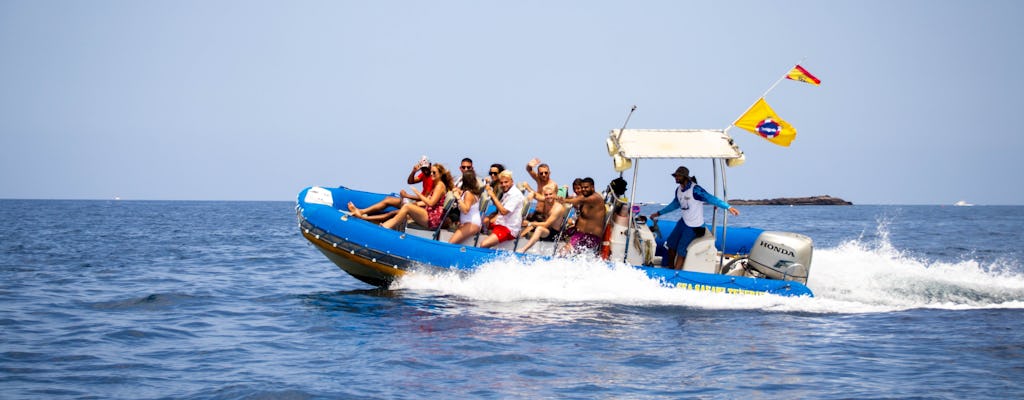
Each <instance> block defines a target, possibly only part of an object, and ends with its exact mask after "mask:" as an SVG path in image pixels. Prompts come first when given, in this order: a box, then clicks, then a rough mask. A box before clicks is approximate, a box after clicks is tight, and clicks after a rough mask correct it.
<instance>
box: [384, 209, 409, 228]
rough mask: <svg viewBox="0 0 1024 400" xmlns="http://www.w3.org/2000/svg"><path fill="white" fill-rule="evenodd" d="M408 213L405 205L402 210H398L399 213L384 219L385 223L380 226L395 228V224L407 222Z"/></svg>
mask: <svg viewBox="0 0 1024 400" xmlns="http://www.w3.org/2000/svg"><path fill="white" fill-rule="evenodd" d="M408 214H409V211H408V210H407V209H406V208H405V207H402V208H401V209H400V210H398V212H397V213H395V216H394V217H391V219H389V220H387V221H384V223H382V224H380V226H383V227H385V228H388V229H395V226H397V225H398V224H400V223H403V222H405V219H406V217H407V215H408Z"/></svg>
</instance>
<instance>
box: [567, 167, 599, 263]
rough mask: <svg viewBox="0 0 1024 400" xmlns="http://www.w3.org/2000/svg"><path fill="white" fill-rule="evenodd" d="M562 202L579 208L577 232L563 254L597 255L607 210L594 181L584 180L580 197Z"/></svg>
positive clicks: (581, 184) (587, 178)
mask: <svg viewBox="0 0 1024 400" xmlns="http://www.w3.org/2000/svg"><path fill="white" fill-rule="evenodd" d="M562 201H563V202H565V203H569V204H572V205H574V206H578V208H579V216H578V217H577V218H576V232H575V233H573V235H572V237H571V238H570V239H569V244H568V245H566V247H565V248H563V249H562V254H591V255H596V254H597V250H598V249H600V248H601V241H602V239H601V235H602V234H604V223H605V220H604V219H605V215H606V214H607V210H606V209H605V206H604V198H603V197H601V195H600V194H598V193H596V192H595V191H594V179H593V178H590V177H586V178H583V181H581V182H580V191H579V192H578V196H576V197H573V198H571V199H563V200H562Z"/></svg>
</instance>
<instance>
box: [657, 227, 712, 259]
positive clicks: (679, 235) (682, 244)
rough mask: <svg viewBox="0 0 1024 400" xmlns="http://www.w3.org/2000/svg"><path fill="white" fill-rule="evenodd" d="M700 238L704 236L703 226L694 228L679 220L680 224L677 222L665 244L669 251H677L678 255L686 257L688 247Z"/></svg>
mask: <svg viewBox="0 0 1024 400" xmlns="http://www.w3.org/2000/svg"><path fill="white" fill-rule="evenodd" d="M698 236H704V227H703V226H698V227H696V228H692V227H689V226H686V223H685V222H683V220H679V222H676V227H675V228H673V229H672V233H670V234H669V235H668V238H667V239H665V243H666V244H668V248H669V249H675V250H676V254H677V255H679V256H680V257H685V256H686V247H687V246H689V245H690V242H692V241H693V239H696V238H697V237H698Z"/></svg>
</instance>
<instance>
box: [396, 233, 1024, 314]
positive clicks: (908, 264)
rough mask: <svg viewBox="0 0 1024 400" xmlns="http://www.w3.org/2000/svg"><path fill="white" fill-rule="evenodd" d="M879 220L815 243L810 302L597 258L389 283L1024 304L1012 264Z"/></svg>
mask: <svg viewBox="0 0 1024 400" xmlns="http://www.w3.org/2000/svg"><path fill="white" fill-rule="evenodd" d="M888 226H889V225H888V223H887V221H886V220H884V219H882V220H880V221H878V224H877V227H878V228H877V232H876V235H874V239H873V240H871V241H869V240H865V239H864V235H861V237H860V238H857V239H854V240H849V241H846V242H843V243H840V244H839V245H838V246H836V247H835V248H828V249H817V251H816V252H815V254H814V262H813V267H812V268H811V276H810V280H809V282H808V286H809V287H810V288H811V290H813V291H814V293H815V297H814V298H789V297H780V296H771V295H767V296H745V295H727V294H721V293H708V292H695V291H687V290H682V289H675V288H668V287H663V286H661V285H660V283H659V282H658V281H657V280H655V279H653V278H650V277H648V276H647V275H646V274H644V273H643V271H641V270H639V269H635V268H632V267H630V266H628V265H624V264H615V265H609V264H607V263H604V262H601V261H598V260H592V259H552V260H541V261H535V262H524V261H520V260H515V259H512V258H507V259H499V260H495V261H492V262H490V263H488V264H485V265H483V266H481V267H480V268H479V269H477V270H476V271H474V272H472V273H470V274H460V273H455V272H452V273H443V274H434V275H430V274H410V275H409V276H407V277H405V278H403V279H401V280H399V281H398V282H396V283H395V284H394V285H393V286H392V288H393V289H407V290H417V291H419V290H424V291H433V292H437V293H442V294H446V295H453V296H458V297H461V298H465V299H469V300H473V301H477V302H505V303H508V302H530V301H534V302H537V301H539V302H553V303H603V304H626V305H677V306H686V307H695V308H702V309H736V310H741V309H752V310H767V311H780V312H812V313H865V312H890V311H898V310H905V309H914V308H941V309H979V308H1024V276H1022V275H1021V274H1020V273H1017V272H1012V271H1019V270H1020V266H1019V265H1017V264H1018V263H1017V262H1016V261H1014V260H1002V261H997V262H995V263H992V264H989V265H982V264H981V263H980V262H978V261H976V260H970V259H968V260H964V261H960V262H952V263H951V262H939V261H929V260H925V259H920V258H914V257H911V256H909V255H906V254H904V253H903V252H901V251H899V250H897V249H896V248H895V247H894V246H893V245H892V243H891V242H890V240H889V231H888Z"/></svg>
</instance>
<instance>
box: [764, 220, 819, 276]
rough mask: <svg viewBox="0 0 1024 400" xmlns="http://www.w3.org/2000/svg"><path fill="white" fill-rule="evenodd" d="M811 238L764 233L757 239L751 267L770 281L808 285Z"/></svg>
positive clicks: (788, 233) (780, 233)
mask: <svg viewBox="0 0 1024 400" xmlns="http://www.w3.org/2000/svg"><path fill="white" fill-rule="evenodd" d="M813 251H814V242H813V241H812V240H811V238H809V237H807V236H804V235H801V234H799V233H792V232H777V231H765V232H761V234H760V235H758V236H757V240H755V241H754V247H753V248H752V249H750V255H749V256H748V261H749V266H750V267H753V268H754V269H755V270H757V272H760V273H762V274H764V275H765V276H767V277H768V278H771V279H780V280H784V281H797V282H800V283H803V284H806V283H807V275H808V274H809V273H810V270H811V253H812V252H813Z"/></svg>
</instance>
